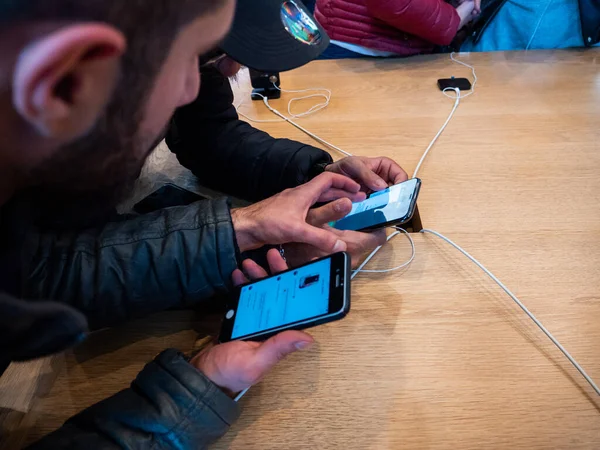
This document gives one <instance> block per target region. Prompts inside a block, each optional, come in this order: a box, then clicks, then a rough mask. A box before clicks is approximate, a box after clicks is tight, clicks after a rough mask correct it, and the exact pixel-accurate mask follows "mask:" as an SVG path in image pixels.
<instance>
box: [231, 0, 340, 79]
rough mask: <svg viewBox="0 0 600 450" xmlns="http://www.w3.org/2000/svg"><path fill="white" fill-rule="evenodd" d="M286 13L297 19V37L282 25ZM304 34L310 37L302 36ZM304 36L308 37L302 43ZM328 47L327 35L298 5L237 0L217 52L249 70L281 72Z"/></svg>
mask: <svg viewBox="0 0 600 450" xmlns="http://www.w3.org/2000/svg"><path fill="white" fill-rule="evenodd" d="M284 9H285V10H284ZM290 9H292V10H293V11H294V12H297V13H298V16H301V20H300V21H299V22H298V23H299V24H300V31H299V33H297V34H298V35H299V37H295V36H294V34H293V33H292V32H291V31H288V28H289V27H286V24H285V19H284V15H286V12H289V11H290ZM289 16H290V14H287V17H289ZM307 30H308V31H310V33H304V31H307ZM306 35H309V36H310V37H309V38H308V39H306V38H305V36H306ZM328 45H329V37H328V36H327V33H326V32H325V30H323V28H322V27H321V25H319V23H318V22H317V21H316V20H315V19H314V18H313V17H312V15H311V14H310V12H309V11H308V10H307V9H306V6H304V4H302V2H300V1H298V0H238V2H237V7H236V12H235V19H234V22H233V27H232V29H231V31H230V33H229V35H228V36H227V37H226V38H225V41H224V42H223V44H222V45H221V48H222V49H223V50H224V51H225V52H226V53H227V54H228V55H229V56H231V57H232V58H233V59H235V60H236V61H237V62H239V63H240V64H243V65H245V66H248V67H250V68H251V69H255V70H259V71H261V72H282V71H285V70H291V69H295V68H297V67H300V66H303V65H304V64H307V63H308V62H310V61H312V60H313V59H315V58H317V57H318V56H319V55H320V54H321V53H323V51H324V50H325V49H326V48H327V46H328Z"/></svg>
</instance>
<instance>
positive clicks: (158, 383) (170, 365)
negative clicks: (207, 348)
mask: <svg viewBox="0 0 600 450" xmlns="http://www.w3.org/2000/svg"><path fill="white" fill-rule="evenodd" d="M239 414H240V412H239V409H238V405H237V403H235V402H234V401H233V400H231V399H230V398H229V397H227V396H226V395H225V394H224V393H223V392H222V391H221V390H220V389H219V388H218V387H217V386H215V385H214V384H212V383H211V382H210V381H209V380H208V379H207V378H206V377H205V376H204V375H203V374H202V373H201V372H200V371H199V370H197V369H196V368H195V367H193V366H192V365H190V364H189V363H188V362H187V361H186V360H185V359H184V357H183V356H182V355H181V354H179V353H178V352H176V351H175V350H166V351H165V352H163V353H161V354H160V355H159V356H158V357H157V358H156V359H155V360H154V361H153V362H151V363H150V364H148V365H147V366H146V367H145V368H144V370H142V372H141V373H140V374H139V375H138V376H137V378H136V379H135V381H134V382H133V383H132V384H131V387H130V388H129V389H126V390H124V391H121V392H119V393H118V394H116V395H114V396H113V397H110V398H108V399H106V400H104V401H102V402H100V403H98V404H96V405H94V406H92V407H90V408H88V409H86V410H84V411H83V412H81V413H79V414H77V415H76V416H74V417H73V418H71V419H70V420H68V421H67V422H66V423H65V424H64V425H63V426H62V427H61V428H59V429H58V430H57V431H55V432H53V433H51V434H49V435H48V436H46V437H45V438H43V439H42V440H41V441H38V442H37V443H35V444H33V445H32V446H31V447H30V449H32V450H50V449H52V450H55V449H72V450H75V449H82V450H95V449H124V448H127V449H150V448H152V449H157V450H167V449H173V450H175V449H177V450H187V449H190V450H191V449H204V448H206V447H208V445H209V444H211V443H212V442H214V441H215V440H216V439H218V438H219V437H221V436H222V435H223V434H224V433H225V432H226V431H227V429H228V428H229V426H230V424H232V423H233V422H234V421H235V420H236V419H237V418H238V417H239Z"/></svg>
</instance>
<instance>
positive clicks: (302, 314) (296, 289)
mask: <svg viewBox="0 0 600 450" xmlns="http://www.w3.org/2000/svg"><path fill="white" fill-rule="evenodd" d="M349 311H350V256H349V255H347V254H346V253H344V252H341V253H335V254H333V255H331V256H327V257H325V258H321V259H318V260H316V261H313V262H311V263H309V264H305V265H304V266H300V267H297V268H295V269H290V270H287V271H285V272H281V273H278V274H277V275H273V276H270V277H268V278H264V279H262V280H259V281H255V282H253V283H249V284H246V285H244V286H241V287H239V288H238V289H237V290H236V291H235V292H234V294H233V296H232V298H231V300H230V302H229V304H228V307H227V312H226V314H225V319H224V321H223V326H222V328H221V334H220V337H219V341H220V342H229V341H235V340H255V341H260V340H264V339H267V338H269V337H271V336H273V335H275V334H277V333H279V332H281V331H284V330H301V329H304V328H309V327H313V326H315V325H320V324H323V323H327V322H332V321H334V320H339V319H341V318H343V317H345V316H346V314H348V312H349Z"/></svg>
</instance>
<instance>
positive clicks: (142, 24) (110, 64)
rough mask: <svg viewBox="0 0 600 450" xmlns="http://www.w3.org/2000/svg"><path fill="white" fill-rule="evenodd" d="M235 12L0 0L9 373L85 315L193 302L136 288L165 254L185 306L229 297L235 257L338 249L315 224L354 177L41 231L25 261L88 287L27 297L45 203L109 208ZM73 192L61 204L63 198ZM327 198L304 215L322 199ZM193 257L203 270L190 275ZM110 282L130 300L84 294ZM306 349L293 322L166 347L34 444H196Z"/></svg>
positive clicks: (95, 322)
mask: <svg viewBox="0 0 600 450" xmlns="http://www.w3.org/2000/svg"><path fill="white" fill-rule="evenodd" d="M234 6H235V5H234V0H203V1H201V0H153V1H152V2H148V1H129V2H116V1H109V0H19V1H9V0H4V1H2V2H0V35H1V36H0V61H1V62H0V127H1V130H0V131H1V136H2V139H1V140H0V366H2V368H4V367H6V365H7V364H8V363H9V362H11V361H23V360H28V359H32V358H37V357H41V356H44V355H48V354H51V353H54V352H57V351H61V350H63V349H65V348H67V347H69V346H71V345H74V344H76V343H77V342H79V341H80V340H81V339H83V338H84V337H85V333H86V331H87V327H88V319H89V324H90V326H91V327H102V326H106V325H108V324H111V323H113V322H115V321H118V320H124V319H127V318H129V317H131V316H134V315H139V314H140V313H143V312H147V311H150V310H153V309H156V308H157V307H159V308H160V309H162V308H164V307H166V306H168V302H169V301H171V302H172V304H173V305H176V304H182V303H183V302H184V301H185V300H188V299H187V298H186V299H181V298H177V299H173V300H166V301H165V299H164V298H163V297H162V294H163V292H161V291H160V289H157V291H156V293H155V294H154V296H153V297H150V298H148V297H144V298H143V301H141V300H140V296H138V295H136V294H137V291H136V289H140V290H141V291H143V292H147V291H146V290H144V289H145V287H144V286H143V283H145V282H146V281H148V282H149V283H152V281H151V280H152V277H151V276H144V275H150V274H152V273H153V270H154V269H153V264H154V263H155V262H156V260H158V259H161V258H164V259H166V261H167V263H168V264H172V265H173V268H172V270H171V271H166V272H164V273H161V276H162V277H165V280H162V279H161V280H160V281H161V282H162V281H166V278H168V277H173V279H174V280H175V282H179V283H183V284H186V285H187V286H188V287H189V288H190V290H189V292H190V294H189V297H190V298H191V299H192V300H193V299H195V298H206V297H208V296H210V295H212V294H213V293H214V292H217V291H226V290H227V289H228V288H229V287H230V286H231V284H232V280H231V278H233V279H234V280H235V282H236V283H241V282H243V281H245V276H244V275H243V274H242V273H241V272H240V271H239V270H236V267H237V265H238V258H239V252H243V251H246V250H251V249H254V248H258V247H261V246H263V245H265V244H283V243H287V242H300V243H304V244H306V245H310V246H314V247H316V248H319V249H321V250H322V251H328V252H334V251H340V250H344V249H345V248H346V244H345V243H344V242H343V241H341V240H340V238H339V236H337V235H336V234H334V233H332V232H331V231H328V230H326V229H323V228H319V227H316V226H314V225H311V224H316V223H321V222H322V221H323V220H324V219H326V218H327V217H330V216H331V215H332V213H335V212H336V211H337V210H339V209H340V205H342V207H346V206H347V205H348V204H349V202H350V201H351V200H359V199H362V198H364V193H361V192H359V191H360V185H359V184H358V183H356V182H354V181H352V180H351V179H350V178H347V177H344V176H342V175H340V174H334V173H330V174H321V175H320V176H318V177H316V178H315V179H314V180H312V181H311V182H309V183H307V184H305V185H303V186H301V187H298V188H295V189H291V190H287V191H285V192H283V193H281V194H278V195H277V196H274V197H271V198H269V199H267V200H265V201H263V202H260V203H258V204H256V205H252V206H250V207H248V208H242V209H239V210H234V211H232V212H230V209H229V206H228V205H227V202H226V201H225V200H219V201H215V202H199V204H196V205H191V206H189V207H187V208H183V209H178V208H174V209H170V210H168V211H160V212H159V213H157V214H156V215H150V217H143V218H141V219H140V220H139V221H137V222H136V221H131V222H129V221H127V222H128V227H129V228H126V229H124V228H123V227H122V226H120V223H118V222H115V223H114V224H109V225H107V226H104V227H103V228H100V229H95V230H89V231H86V232H85V233H82V234H74V233H68V232H64V233H55V234H52V235H51V236H50V235H41V236H39V237H38V241H39V242H38V243H37V247H36V249H37V250H36V252H34V253H33V254H31V260H29V261H33V260H36V261H40V264H42V263H41V261H44V260H52V259H54V260H55V261H54V262H56V263H60V264H57V265H54V266H53V267H55V272H54V273H52V272H50V273H46V276H47V277H48V278H51V279H58V280H60V282H59V285H58V287H57V291H60V290H61V285H60V283H64V284H63V285H62V286H63V288H64V289H65V290H71V291H73V290H75V291H79V293H80V294H82V295H77V294H76V295H73V296H71V297H70V298H69V299H68V301H66V302H64V301H63V302H61V303H57V302H53V301H49V300H46V299H49V298H52V297H45V298H43V297H34V298H33V299H32V297H28V295H27V293H28V282H27V279H26V278H25V277H23V273H29V272H27V271H26V270H24V267H23V265H24V264H25V263H27V261H28V260H26V259H21V255H22V247H23V246H25V247H27V248H28V249H30V250H31V248H33V247H32V246H31V243H30V242H29V243H27V242H25V241H29V240H31V238H30V236H31V234H30V230H29V227H30V226H31V224H32V223H35V222H36V221H37V220H40V218H42V219H43V218H44V216H45V215H46V214H47V213H48V212H52V213H54V212H55V211H56V210H58V211H61V212H62V211H63V210H64V212H65V214H66V213H67V212H69V211H71V210H72V205H86V206H88V205H87V204H91V205H92V206H94V207H95V209H98V210H101V211H102V210H106V207H110V206H112V205H113V204H114V201H115V199H116V198H118V195H119V193H120V192H121V191H122V190H123V188H124V186H127V184H128V183H129V182H130V181H131V180H133V179H135V177H137V175H138V174H139V171H140V167H141V165H142V163H143V161H144V159H145V158H146V156H147V151H146V150H145V149H147V148H149V147H150V146H151V144H152V142H154V141H155V140H156V138H157V137H158V136H157V135H158V134H159V132H157V130H162V129H164V127H165V125H166V123H167V122H168V120H169V118H170V117H171V116H172V114H173V112H174V110H175V108H177V107H178V106H181V105H183V104H186V103H188V102H190V101H192V100H193V99H194V98H195V97H196V96H197V93H198V88H199V76H198V71H197V66H198V55H202V54H206V53H208V52H210V51H211V50H212V49H213V48H214V47H215V46H216V45H217V44H218V43H219V42H220V41H221V40H222V39H223V37H224V36H225V35H226V33H227V30H228V28H229V26H230V24H231V21H232V18H233V13H234ZM66 196H68V197H69V206H68V207H63V205H61V202H62V201H63V199H64V198H65V197H66ZM25 200H28V201H25ZM332 200H333V202H332V203H330V204H329V205H328V206H326V207H321V208H316V209H312V210H310V211H309V209H310V208H311V206H313V204H314V203H316V202H326V201H332ZM71 201H72V202H71ZM111 227H114V229H117V230H118V231H119V232H118V233H113V231H114V229H111ZM169 239H171V240H174V241H179V242H184V243H185V244H186V246H185V248H186V252H185V254H183V255H174V254H168V253H167V254H165V253H164V251H165V248H169V245H168V244H169ZM171 247H172V246H171ZM55 248H56V249H57V251H56V252H54V251H53V249H55ZM97 258H100V259H104V260H108V261H111V259H112V261H113V262H112V264H113V265H112V266H111V263H110V262H109V263H108V264H105V265H96V259H97ZM177 258H183V259H184V260H185V261H184V263H180V262H178V260H177ZM268 258H269V263H270V266H271V270H273V271H278V270H282V269H283V268H284V267H285V263H284V261H283V260H282V259H281V257H280V256H279V255H278V253H277V251H271V252H270V253H269V255H268ZM122 260H130V264H129V266H128V267H130V269H131V270H130V271H123V270H122V266H120V264H119V261H122ZM90 261H91V262H90ZM182 264H186V265H182ZM88 265H90V266H94V267H95V268H96V269H95V270H96V272H95V273H93V276H91V277H90V278H89V279H86V280H84V281H82V280H81V279H75V278H77V277H79V271H83V272H85V270H86V267H87V266H88ZM192 267H199V268H198V269H197V270H196V271H194V272H191V271H188V269H190V268H192ZM244 267H245V269H246V272H247V275H248V276H249V277H251V278H256V277H261V276H264V275H265V272H264V271H263V270H262V269H260V268H259V267H258V266H256V264H253V263H251V262H248V263H246V264H245V265H244ZM77 268H79V269H80V270H78V269H77ZM134 271H135V272H137V273H135V274H134V273H132V272H134ZM63 273H67V274H68V275H67V276H66V277H62V274H63ZM140 273H141V274H142V276H140V275H139V274H140ZM232 273H233V277H232ZM70 277H71V278H70ZM117 279H118V280H119V282H121V283H124V284H129V282H131V284H132V285H133V286H132V290H131V291H130V295H129V296H128V297H127V298H125V299H124V298H118V299H110V298H108V297H101V296H100V297H99V298H95V297H93V296H86V295H84V294H85V293H87V292H88V291H87V290H88V289H90V287H89V286H87V285H86V284H87V283H90V284H93V285H94V286H93V287H92V288H91V289H94V290H96V291H98V292H102V290H103V289H106V292H108V291H109V290H110V289H111V288H110V284H111V283H113V282H116V281H115V280H117ZM50 282H51V281H50ZM69 283H72V286H68V285H69ZM73 286H75V287H73ZM22 299H26V300H22ZM61 300H63V299H61ZM74 307H75V308H74ZM78 310H79V311H78ZM80 311H81V312H80ZM82 312H83V313H84V314H85V315H84V314H82ZM86 316H87V317H86ZM311 343H312V338H311V337H310V336H308V335H307V334H305V333H302V332H298V331H288V332H284V333H281V334H279V335H277V336H275V337H274V338H272V339H270V340H268V341H266V342H264V343H261V344H259V343H250V342H233V343H228V344H224V345H218V346H215V347H213V348H210V349H208V350H206V351H204V352H202V353H200V354H199V355H197V356H195V357H194V358H192V359H191V360H189V361H188V360H187V359H186V358H185V357H184V356H183V355H181V354H180V353H178V352H177V351H175V350H167V351H165V352H163V353H162V354H161V355H159V356H158V357H157V358H156V359H155V360H154V361H153V362H151V363H150V364H148V366H147V367H146V368H145V369H144V370H143V371H142V372H141V373H140V374H139V375H138V377H137V378H136V380H135V381H134V382H133V383H132V386H131V388H130V389H126V390H124V391H122V392H120V393H118V394H116V395H115V396H114V397H111V398H109V399H107V400H105V401H103V402H101V403H99V404H98V405H95V406H93V407H91V408H89V409H87V410H85V411H83V412H82V413H80V414H78V415H77V416H75V417H74V418H72V419H71V420H69V421H68V422H67V423H66V424H65V425H64V426H63V427H62V428H61V429H59V430H57V431H56V432H55V433H52V434H51V435H50V436H48V437H47V438H45V439H44V440H42V441H40V442H39V443H37V444H36V445H35V447H36V448H42V449H45V448H52V449H55V448H65V447H67V448H92V449H93V448H117V447H126V448H131V447H136V448H149V447H154V448H178V449H182V448H183V449H185V448H201V447H205V446H206V445H208V444H209V443H210V442H211V441H213V440H214V439H216V438H217V437H218V436H220V435H221V434H222V433H223V432H225V431H226V429H227V427H228V426H229V424H230V423H231V422H232V421H233V420H235V419H236V417H237V415H238V414H239V411H238V409H237V406H236V404H235V403H234V402H233V401H232V400H231V398H230V397H231V396H232V395H234V394H235V393H237V392H239V391H241V390H243V389H245V388H247V387H249V386H251V385H252V384H254V383H256V382H257V381H259V380H260V378H261V377H262V376H263V375H264V374H265V373H266V372H267V371H268V370H269V369H270V368H271V367H272V366H273V365H275V364H276V363H277V361H279V360H280V359H281V358H283V357H285V356H286V355H288V354H289V353H291V352H293V351H295V350H301V349H304V348H306V347H307V346H309V345H310V344H311Z"/></svg>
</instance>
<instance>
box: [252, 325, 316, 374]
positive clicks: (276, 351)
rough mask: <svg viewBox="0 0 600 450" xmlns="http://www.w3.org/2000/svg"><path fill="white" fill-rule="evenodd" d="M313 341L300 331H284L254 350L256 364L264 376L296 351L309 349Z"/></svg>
mask: <svg viewBox="0 0 600 450" xmlns="http://www.w3.org/2000/svg"><path fill="white" fill-rule="evenodd" d="M313 342H314V339H313V338H312V337H311V336H310V335H308V334H306V333H304V332H302V331H284V332H283V333H279V334H277V335H275V336H273V337H272V338H270V339H268V340H266V341H265V342H263V343H262V344H261V345H260V347H258V348H257V349H256V364H257V366H258V367H257V368H258V370H259V371H260V372H262V373H261V374H260V375H261V376H262V375H264V374H265V373H266V372H267V371H269V370H270V369H271V368H273V366H275V364H277V363H278V362H279V361H281V360H282V359H283V358H285V357H286V356H288V355H289V354H290V353H294V352H295V351H298V350H304V349H307V348H308V347H310V346H311V345H312V344H313Z"/></svg>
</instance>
